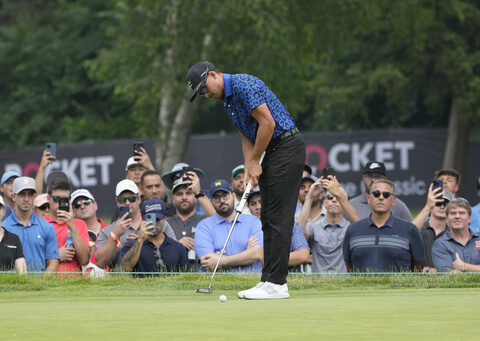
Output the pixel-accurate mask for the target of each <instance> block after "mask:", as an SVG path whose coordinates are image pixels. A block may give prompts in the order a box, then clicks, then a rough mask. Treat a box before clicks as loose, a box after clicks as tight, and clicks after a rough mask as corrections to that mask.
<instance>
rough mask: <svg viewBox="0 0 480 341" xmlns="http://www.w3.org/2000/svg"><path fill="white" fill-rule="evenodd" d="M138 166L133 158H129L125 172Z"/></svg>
mask: <svg viewBox="0 0 480 341" xmlns="http://www.w3.org/2000/svg"><path fill="white" fill-rule="evenodd" d="M135 165H138V162H137V161H135V159H134V158H133V156H131V157H129V158H128V160H127V166H126V167H125V172H126V171H128V169H129V168H130V167H132V166H135Z"/></svg>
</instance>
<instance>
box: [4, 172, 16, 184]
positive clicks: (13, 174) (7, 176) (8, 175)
mask: <svg viewBox="0 0 480 341" xmlns="http://www.w3.org/2000/svg"><path fill="white" fill-rule="evenodd" d="M13 177H15V178H19V177H20V174H18V173H17V172H5V173H3V175H2V181H1V183H0V185H3V184H4V183H5V182H7V181H8V180H9V179H11V178H13Z"/></svg>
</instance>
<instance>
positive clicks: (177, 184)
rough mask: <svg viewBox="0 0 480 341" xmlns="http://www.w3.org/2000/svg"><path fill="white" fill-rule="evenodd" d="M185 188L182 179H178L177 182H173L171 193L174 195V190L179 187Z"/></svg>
mask: <svg viewBox="0 0 480 341" xmlns="http://www.w3.org/2000/svg"><path fill="white" fill-rule="evenodd" d="M182 185H183V186H187V185H186V184H184V183H183V178H182V177H179V178H178V179H177V180H175V182H174V183H173V187H172V192H173V193H175V190H176V189H177V188H178V187H180V186H182Z"/></svg>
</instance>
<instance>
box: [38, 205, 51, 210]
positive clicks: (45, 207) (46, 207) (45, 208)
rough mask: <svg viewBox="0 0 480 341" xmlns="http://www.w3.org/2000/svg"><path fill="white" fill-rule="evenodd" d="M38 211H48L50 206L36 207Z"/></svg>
mask: <svg viewBox="0 0 480 341" xmlns="http://www.w3.org/2000/svg"><path fill="white" fill-rule="evenodd" d="M38 209H39V210H41V211H45V210H48V209H50V205H49V204H43V205H42V206H40V207H38Z"/></svg>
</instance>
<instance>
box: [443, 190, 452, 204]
mask: <svg viewBox="0 0 480 341" xmlns="http://www.w3.org/2000/svg"><path fill="white" fill-rule="evenodd" d="M442 199H444V200H447V201H449V202H450V201H452V200H453V194H452V193H450V192H449V191H446V190H443V195H442Z"/></svg>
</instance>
